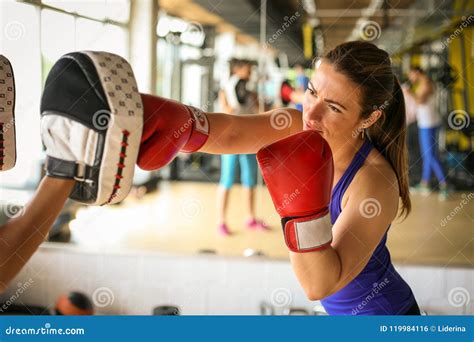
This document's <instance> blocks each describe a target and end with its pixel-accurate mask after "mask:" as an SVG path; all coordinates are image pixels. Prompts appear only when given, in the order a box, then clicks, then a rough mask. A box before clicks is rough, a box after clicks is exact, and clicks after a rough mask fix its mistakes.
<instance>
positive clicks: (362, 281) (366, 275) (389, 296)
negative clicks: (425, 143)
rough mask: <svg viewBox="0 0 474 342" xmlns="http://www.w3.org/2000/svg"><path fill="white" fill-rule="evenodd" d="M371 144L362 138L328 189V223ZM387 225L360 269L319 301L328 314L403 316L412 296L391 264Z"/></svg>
mask: <svg viewBox="0 0 474 342" xmlns="http://www.w3.org/2000/svg"><path fill="white" fill-rule="evenodd" d="M372 148H373V145H372V144H371V143H370V142H369V141H368V140H366V141H365V142H364V144H363V145H362V147H361V148H360V149H359V151H357V153H356V155H355V156H354V158H353V160H352V162H351V164H350V165H349V167H348V168H347V170H346V171H345V172H344V174H343V176H342V177H341V179H340V180H339V181H338V182H337V184H336V186H335V187H334V189H333V191H332V198H331V204H330V213H331V222H332V224H334V222H336V220H337V218H338V217H339V214H340V213H341V211H342V209H341V200H342V197H343V196H344V193H345V192H346V189H347V187H348V186H349V184H350V183H351V182H352V179H353V178H354V176H355V175H356V173H357V171H358V170H359V169H360V167H361V166H362V164H364V161H365V159H366V158H367V156H368V155H369V153H370V151H371V150H372ZM389 228H390V226H388V227H387V231H386V232H385V234H384V236H383V238H382V240H381V241H380V243H379V244H378V246H377V248H376V249H375V251H374V253H373V254H372V256H371V258H370V260H369V262H368V263H367V265H366V266H365V267H364V269H363V270H362V271H361V272H360V273H359V275H357V277H355V278H354V279H353V280H352V281H351V282H350V283H349V284H347V285H346V286H345V287H344V288H342V289H341V290H339V291H338V292H336V293H334V294H332V295H331V296H328V297H326V298H325V299H323V300H321V303H322V305H323V306H324V309H325V310H326V312H327V313H328V314H330V315H403V314H405V313H406V312H407V311H408V309H410V307H411V306H412V305H413V304H414V302H415V298H414V296H413V293H412V291H411V289H410V287H409V286H408V284H407V283H406V282H405V281H404V280H403V279H402V277H401V276H400V275H399V274H398V272H397V271H396V270H395V268H394V267H393V265H392V261H391V259H390V253H389V251H388V249H387V246H386V245H385V243H386V242H387V232H388V229H389Z"/></svg>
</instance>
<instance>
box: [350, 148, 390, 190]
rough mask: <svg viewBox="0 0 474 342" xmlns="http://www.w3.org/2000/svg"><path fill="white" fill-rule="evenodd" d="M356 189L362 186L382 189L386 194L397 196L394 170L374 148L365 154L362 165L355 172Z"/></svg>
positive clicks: (369, 188)
mask: <svg viewBox="0 0 474 342" xmlns="http://www.w3.org/2000/svg"><path fill="white" fill-rule="evenodd" d="M356 177H357V178H358V179H357V182H354V183H355V184H356V187H354V188H357V191H359V190H361V189H362V188H364V189H366V190H370V191H371V192H373V191H376V192H379V191H383V192H385V193H386V194H387V195H389V194H394V195H396V196H397V197H398V193H399V189H398V180H397V175H396V174H395V171H394V170H393V168H392V166H391V165H390V163H389V162H388V161H387V160H386V159H385V157H384V156H383V155H382V154H381V153H380V152H379V151H378V150H376V149H375V148H374V149H372V151H371V152H370V153H369V155H368V156H367V159H366V160H365V162H364V164H363V166H362V167H361V169H360V171H359V172H358V173H357V175H356Z"/></svg>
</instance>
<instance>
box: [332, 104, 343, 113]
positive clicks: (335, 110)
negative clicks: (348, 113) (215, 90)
mask: <svg viewBox="0 0 474 342" xmlns="http://www.w3.org/2000/svg"><path fill="white" fill-rule="evenodd" d="M329 108H331V110H332V111H334V112H336V113H341V111H340V110H339V109H337V108H336V107H334V106H331V105H329Z"/></svg>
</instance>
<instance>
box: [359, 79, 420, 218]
mask: <svg viewBox="0 0 474 342" xmlns="http://www.w3.org/2000/svg"><path fill="white" fill-rule="evenodd" d="M393 77H394V87H393V92H392V99H391V101H389V103H388V107H387V109H386V110H384V108H381V109H382V117H381V119H379V120H378V121H377V122H375V124H373V125H372V126H371V127H370V128H369V129H368V135H369V137H370V139H371V141H372V144H373V145H374V147H375V148H376V149H377V150H378V151H379V152H380V153H381V154H382V155H383V156H384V157H385V159H386V160H387V161H388V162H389V163H390V165H391V166H392V168H393V170H394V171H395V174H396V176H397V180H398V188H399V196H400V199H401V202H402V209H401V211H400V216H404V217H406V216H407V215H408V214H409V213H410V211H411V200H410V193H409V183H408V154H407V145H406V113H405V99H404V97H403V92H402V88H401V87H400V82H399V81H398V78H397V76H395V75H394V76H393Z"/></svg>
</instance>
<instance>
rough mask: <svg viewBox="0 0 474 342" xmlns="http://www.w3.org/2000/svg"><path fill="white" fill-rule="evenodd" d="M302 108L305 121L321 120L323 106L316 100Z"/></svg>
mask: <svg viewBox="0 0 474 342" xmlns="http://www.w3.org/2000/svg"><path fill="white" fill-rule="evenodd" d="M304 109H305V120H306V121H321V118H322V116H323V115H324V106H322V105H321V103H319V102H318V101H317V100H316V101H314V102H312V103H311V104H309V106H307V107H306V108H304Z"/></svg>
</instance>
